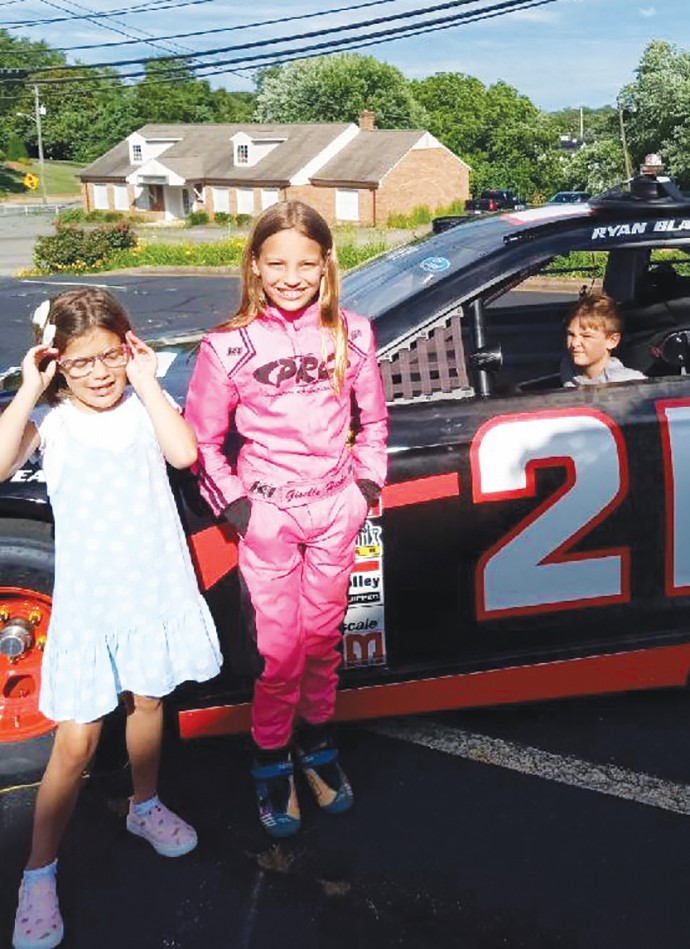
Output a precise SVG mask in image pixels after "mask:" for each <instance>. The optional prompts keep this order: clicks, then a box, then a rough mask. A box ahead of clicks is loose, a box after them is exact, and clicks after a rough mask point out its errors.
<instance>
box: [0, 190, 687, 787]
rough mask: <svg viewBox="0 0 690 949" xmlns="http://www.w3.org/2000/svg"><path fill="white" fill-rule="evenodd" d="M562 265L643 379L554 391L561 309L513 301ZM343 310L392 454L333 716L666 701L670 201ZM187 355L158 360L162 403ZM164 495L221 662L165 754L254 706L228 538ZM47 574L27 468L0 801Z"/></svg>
mask: <svg viewBox="0 0 690 949" xmlns="http://www.w3.org/2000/svg"><path fill="white" fill-rule="evenodd" d="M571 251H575V252H582V251H587V252H592V251H596V252H597V260H598V261H603V263H604V278H603V288H604V290H605V291H606V292H607V293H608V294H610V295H611V296H612V297H614V299H615V300H616V301H617V302H618V304H619V306H620V308H621V310H622V311H623V313H624V315H625V320H626V332H625V334H624V338H623V342H622V344H621V347H620V355H621V359H622V361H623V362H624V363H625V364H626V365H628V366H631V367H633V368H635V369H639V370H641V371H642V372H643V373H645V375H646V376H647V378H646V379H642V380H633V381H629V382H621V383H617V384H613V385H608V386H587V387H583V388H563V386H562V383H561V376H560V372H559V367H560V363H561V358H562V355H563V351H564V333H563V321H564V316H565V314H566V313H567V312H569V309H570V307H571V306H572V305H573V303H574V302H575V301H577V298H578V289H579V288H577V287H575V288H573V289H572V292H571V293H570V296H568V294H567V293H565V292H563V293H560V294H559V295H558V296H557V298H556V299H554V297H553V295H551V296H548V297H544V296H543V295H542V294H539V293H511V291H512V290H515V289H516V288H517V289H519V288H522V289H529V288H530V287H531V286H533V285H532V284H530V283H529V282H527V281H529V280H530V278H532V277H539V276H540V275H541V274H543V272H544V271H545V269H546V268H547V267H548V266H549V264H550V263H551V262H552V261H553V260H554V258H556V257H560V256H563V255H567V254H568V253H569V252H571ZM659 255H660V256H659ZM343 301H344V304H345V305H346V306H348V307H350V308H351V309H353V310H356V311H358V312H361V313H365V314H367V315H368V316H370V317H371V319H372V320H373V323H374V326H375V329H376V337H377V342H378V347H379V351H378V357H379V365H380V368H381V373H382V377H383V381H384V386H385V389H386V396H387V400H388V403H389V408H390V441H389V477H388V483H387V485H386V487H385V488H384V491H383V494H382V500H381V504H380V506H379V507H378V508H377V509H376V510H374V511H372V512H371V514H370V516H369V518H368V519H367V521H366V523H365V525H364V526H363V528H362V530H361V532H360V535H359V538H358V541H357V555H356V565H355V569H354V573H353V575H352V581H351V584H350V591H349V608H348V612H347V615H346V617H345V622H344V639H343V670H342V674H341V679H340V690H339V693H338V700H337V713H336V714H337V716H338V717H339V718H341V719H357V718H368V717H376V716H382V715H401V714H410V713H420V712H430V711H434V710H439V709H450V708H461V707H468V706H479V705H490V704H498V703H509V702H521V701H536V700H543V699H552V698H557V697H564V696H573V695H586V694H593V693H602V692H615V691H623V690H630V689H643V688H655V687H660V686H672V685H675V686H683V685H685V684H687V681H688V675H689V673H690V532H689V531H688V523H690V452H689V451H688V449H687V446H688V445H689V444H690V375H688V374H687V371H686V367H687V366H688V365H690V201H689V200H687V199H686V198H684V197H683V196H682V195H681V194H680V192H678V191H677V189H675V188H673V187H672V186H671V185H669V184H668V183H667V184H665V185H664V184H663V183H662V182H657V181H652V180H650V179H644V180H642V179H640V180H637V181H634V182H633V187H632V189H631V190H630V191H621V192H619V193H615V192H609V193H608V194H607V195H606V196H604V197H601V198H599V199H596V200H592V202H591V203H588V204H579V205H575V206H570V205H567V204H566V205H564V206H562V207H557V206H555V205H544V206H542V207H539V208H532V209H529V210H525V211H510V212H509V213H507V214H489V215H486V216H484V217H479V218H476V219H472V220H470V221H467V222H464V223H462V224H460V226H457V227H450V228H448V229H447V230H445V231H443V232H442V233H438V234H435V235H432V236H430V237H428V238H425V239H423V240H419V241H415V242H413V243H410V244H408V245H405V246H403V247H399V248H396V249H395V250H392V251H390V252H389V253H387V254H385V255H382V256H381V257H378V258H376V259H375V260H372V261H369V262H368V263H367V264H365V265H363V266H362V267H359V268H357V269H355V270H353V271H352V272H350V273H349V274H347V275H346V276H345V278H344V280H343ZM199 335H200V334H191V335H188V336H187V337H186V338H184V337H182V336H181V335H178V336H175V337H170V338H168V339H160V340H158V342H157V343H156V346H157V348H158V351H159V368H160V371H161V372H162V373H163V384H164V385H165V387H166V389H167V390H168V391H169V392H170V393H171V395H173V397H175V398H176V399H177V400H178V401H180V402H183V401H184V397H185V392H186V389H187V384H188V381H189V377H190V375H191V372H192V368H193V365H194V358H195V354H196V348H197V344H198V339H199ZM300 358H302V357H300ZM305 365H306V363H305V362H304V360H303V361H302V362H300V361H299V359H297V360H296V361H295V362H294V364H293V365H291V366H288V367H286V371H285V372H284V373H283V375H282V376H281V383H283V384H288V382H289V380H290V378H293V377H294V378H300V379H301V378H302V377H303V374H304V372H305V371H306V370H305ZM307 368H308V367H307ZM288 370H289V371H288ZM17 384H18V374H17V373H16V372H14V373H9V374H7V375H6V377H5V379H4V382H2V383H0V410H1V409H2V405H3V403H5V404H6V402H7V401H8V400H9V398H10V397H11V390H12V389H13V388H16V386H17ZM3 388H4V389H6V390H7V391H6V392H3V391H2V389H3ZM356 424H357V422H356V419H354V420H353V425H356ZM228 447H229V449H232V445H229V446H228ZM171 478H172V483H173V489H174V490H175V492H176V496H177V498H178V501H179V507H180V512H181V516H182V519H183V522H184V525H185V529H186V532H187V535H188V538H189V544H190V548H191V550H192V554H193V558H194V562H195V564H196V568H197V572H198V577H199V583H200V585H201V588H202V589H203V591H204V594H205V596H206V598H207V601H208V603H209V607H210V609H211V612H212V613H213V615H214V617H215V619H216V623H217V625H218V628H219V632H220V636H221V641H222V646H223V653H224V656H225V665H224V668H223V670H222V672H221V674H220V675H219V676H218V677H217V678H216V679H214V680H212V681H211V682H208V683H201V684H191V685H185V686H183V687H181V688H180V689H178V690H176V691H175V692H174V693H173V695H172V696H170V697H169V699H168V700H167V705H166V707H167V710H168V712H169V713H170V715H171V717H172V718H173V720H176V721H177V724H178V727H179V732H180V734H181V736H182V737H185V738H193V737H199V736H206V735H217V734H224V733H229V732H235V731H241V730H243V729H246V728H247V725H248V722H249V702H250V699H251V687H252V683H251V679H250V678H249V676H248V674H247V671H246V659H243V648H245V649H246V639H244V638H243V632H242V626H241V624H240V622H239V603H240V586H239V580H238V575H237V569H236V566H237V548H236V536H235V535H234V534H233V532H232V531H231V529H230V528H229V526H228V525H227V524H224V523H219V522H218V521H216V520H215V519H214V518H213V517H212V515H211V513H210V511H209V510H208V508H207V507H206V505H205V503H204V502H203V501H202V500H201V498H200V497H199V493H198V490H197V487H196V483H195V481H194V478H193V477H192V476H191V475H190V474H189V473H185V472H179V473H174V474H173V475H171ZM52 577H53V545H52V532H51V513H50V506H49V503H48V498H47V495H46V491H45V483H44V480H43V473H42V471H41V469H40V468H39V467H38V465H37V464H36V463H35V462H34V461H33V460H31V461H30V462H28V463H27V464H26V465H25V466H24V467H23V468H21V469H20V470H19V471H17V472H16V473H15V474H14V476H13V477H12V478H11V479H10V480H9V481H6V482H5V483H4V484H1V485H0V778H2V780H10V779H11V766H12V765H11V761H12V760H21V758H22V756H24V755H25V754H26V746H27V745H29V744H31V742H32V741H37V740H39V739H41V737H43V738H48V737H49V735H50V732H51V729H52V727H53V723H51V722H49V721H47V720H46V719H45V718H43V716H41V714H40V713H39V711H38V702H37V699H38V690H39V687H40V675H41V658H42V649H43V645H44V644H45V640H46V632H47V628H48V621H49V618H50V609H51V599H50V594H51V589H52ZM113 608H114V609H117V604H113ZM243 644H244V647H243ZM5 762H7V764H5Z"/></svg>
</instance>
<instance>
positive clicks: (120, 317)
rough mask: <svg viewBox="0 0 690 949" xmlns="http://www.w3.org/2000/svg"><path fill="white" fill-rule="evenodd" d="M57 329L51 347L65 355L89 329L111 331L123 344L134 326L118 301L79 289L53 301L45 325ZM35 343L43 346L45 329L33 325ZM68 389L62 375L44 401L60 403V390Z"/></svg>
mask: <svg viewBox="0 0 690 949" xmlns="http://www.w3.org/2000/svg"><path fill="white" fill-rule="evenodd" d="M51 323H52V324H53V325H54V326H55V337H54V339H53V343H52V345H53V346H54V347H55V348H56V349H57V350H59V352H61V353H62V352H64V351H65V349H66V347H67V346H68V345H69V343H71V342H72V340H73V339H76V338H77V337H79V336H83V335H84V334H85V333H88V332H89V330H92V329H97V328H102V329H106V330H110V332H111V333H115V335H116V336H119V338H120V339H121V340H122V342H123V343H124V341H125V334H126V333H128V332H129V331H130V330H131V329H132V324H131V323H130V321H129V317H128V316H127V313H126V312H125V309H124V307H123V306H122V304H121V303H120V301H119V300H117V299H116V297H114V296H113V295H112V293H108V291H107V290H100V289H98V288H96V287H84V288H82V289H79V290H67V291H65V292H64V293H59V294H58V295H57V296H56V297H53V298H52V299H51V301H50V310H49V311H48V322H47V324H46V325H50V324H51ZM34 336H35V337H36V342H37V343H40V342H41V341H42V336H43V328H42V327H39V326H36V325H34ZM65 386H66V383H65V379H64V377H63V376H62V374H61V373H60V372H58V373H57V374H56V375H55V378H54V379H53V380H52V382H51V383H50V384H49V385H48V387H47V388H46V391H45V399H46V401H47V402H48V403H50V404H51V405H54V404H55V403H56V402H58V401H59V400H60V395H61V390H62V389H64V388H65Z"/></svg>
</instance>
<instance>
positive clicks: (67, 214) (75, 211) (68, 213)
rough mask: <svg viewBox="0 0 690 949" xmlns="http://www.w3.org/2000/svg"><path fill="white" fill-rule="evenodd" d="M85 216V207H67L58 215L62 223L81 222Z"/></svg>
mask: <svg viewBox="0 0 690 949" xmlns="http://www.w3.org/2000/svg"><path fill="white" fill-rule="evenodd" d="M85 218H86V211H84V209H83V208H65V209H64V210H63V211H60V212H59V214H58V216H57V219H58V222H59V223H60V224H80V223H81V222H82V221H83V220H85Z"/></svg>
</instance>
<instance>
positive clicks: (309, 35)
mask: <svg viewBox="0 0 690 949" xmlns="http://www.w3.org/2000/svg"><path fill="white" fill-rule="evenodd" d="M44 2H48V0H44ZM477 2H479V0H446V2H445V3H439V4H435V5H434V6H432V7H427V8H426V9H421V10H419V9H417V10H409V11H406V12H404V13H394V14H390V15H389V16H384V17H373V18H372V19H369V20H359V21H357V22H356V23H349V24H343V25H340V26H332V27H324V28H322V29H319V30H312V31H311V32H306V33H296V34H293V35H292V36H287V37H279V38H271V39H264V40H255V41H253V42H250V43H240V44H237V45H235V46H219V47H217V48H215V49H209V50H205V51H204V52H200V53H198V54H196V55H195V57H194V58H195V59H198V58H199V57H201V56H219V55H221V54H223V53H232V52H239V51H241V50H246V49H256V48H262V47H265V46H275V45H276V44H277V43H280V44H282V43H292V42H295V41H297V40H313V39H316V38H318V37H321V36H326V35H328V34H330V33H344V32H352V31H354V30H362V29H365V28H368V27H370V26H378V25H380V24H382V23H390V22H392V21H393V20H401V19H410V18H411V17H419V16H425V15H427V14H428V13H432V12H436V11H439V10H448V9H451V8H453V7H464V6H468V5H470V4H475V3H477ZM441 21H442V20H441V19H439V20H436V21H435V20H429V21H424V24H428V25H434V23H436V22H441ZM420 25H423V24H420ZM401 29H404V27H401ZM392 32H395V31H392ZM371 35H373V36H376V35H377V34H371ZM325 45H330V44H325ZM333 45H337V41H334V42H333ZM273 55H275V54H270V53H269V54H267V55H266V56H264V57H261V56H249V57H243V58H242V60H241V61H253V60H260V59H262V58H271V56H273ZM167 58H168V59H171V60H174V59H176V58H178V59H186V58H188V57H186V56H183V55H180V56H177V57H176V56H170V57H167ZM147 61H148V60H147V59H146V58H141V57H139V58H136V59H120V60H113V61H110V62H99V63H91V64H90V65H91V66H92V67H93V68H96V69H98V68H102V67H105V66H115V67H120V66H134V65H139V64H146V63H147ZM65 68H66V69H68V70H69V69H79V68H81V67H79V66H66V67H65Z"/></svg>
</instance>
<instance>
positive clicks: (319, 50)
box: [32, 0, 556, 86]
mask: <svg viewBox="0 0 690 949" xmlns="http://www.w3.org/2000/svg"><path fill="white" fill-rule="evenodd" d="M462 2H465V3H467V2H476V0H462ZM555 2H556V0H531V2H525V0H505V2H503V3H498V4H494V5H492V6H488V7H482V8H480V9H478V10H473V11H468V12H465V13H456V14H453V15H451V16H447V17H439V18H436V19H435V20H427V21H423V22H420V23H417V24H406V25H404V26H401V27H396V28H394V29H386V30H381V31H378V32H376V33H371V34H368V35H367V34H365V35H361V36H353V37H345V38H343V39H340V40H333V41H331V42H325V43H318V44H314V43H311V44H310V45H309V46H306V47H302V48H298V49H293V50H285V51H283V52H282V53H266V54H259V55H257V54H254V55H252V56H248V57H247V56H245V57H241V58H239V59H238V58H235V59H229V60H225V61H221V62H218V63H199V64H189V65H188V66H187V68H188V69H189V70H190V71H191V72H193V73H194V74H197V73H201V72H202V71H203V72H204V74H205V75H217V74H220V73H222V72H225V71H230V68H229V67H235V68H245V69H248V68H252V69H257V68H265V67H267V66H273V65H282V64H283V63H285V62H291V61H293V60H295V59H311V58H313V57H315V56H320V55H328V54H329V53H331V52H339V51H342V50H343V49H348V48H350V49H354V48H361V47H363V46H373V45H377V44H380V43H385V42H388V41H390V40H393V39H405V38H410V37H414V36H418V35H422V34H424V33H430V32H437V31H438V30H442V29H448V28H450V27H452V26H454V25H464V24H465V23H471V22H476V21H477V20H484V19H493V18H494V17H497V16H503V15H506V14H508V13H511V12H517V11H519V10H523V9H529V8H531V7H537V6H544V5H546V4H548V3H555ZM455 5H457V4H455ZM353 28H354V25H353ZM320 33H321V34H322V31H315V32H314V33H313V34H311V35H312V36H317V35H319V34H320ZM288 41H289V40H288V39H285V40H281V41H280V42H288ZM213 52H215V51H213ZM200 55H205V56H206V55H210V54H209V53H203V54H200ZM179 58H186V59H189V58H190V57H179ZM169 59H175V57H169ZM155 61H156V60H154V62H155ZM103 65H104V66H113V65H116V64H112V63H106V64H103ZM219 67H221V68H219ZM223 67H228V68H227V69H226V68H223ZM57 68H58V69H61V71H68V72H75V70H80V69H81V70H86V71H87V72H86V74H82V75H81V76H76V75H75V76H73V77H72V76H69V75H68V76H63V77H59V78H53V79H51V78H48V77H45V78H43V79H41V78H37V79H36V78H35V79H33V80H32V81H34V82H39V83H40V84H41V85H46V86H50V85H52V86H56V85H63V84H66V83H70V82H82V83H83V82H101V81H103V79H104V78H109V77H101V76H94V75H89V73H88V70H92V69H95V68H101V67H100V66H99V67H94V66H85V65H81V66H76V67H62V68H60V67H57ZM42 71H45V70H42ZM142 76H146V72H142V71H138V72H132V73H124V74H120V76H119V79H136V78H140V77H142ZM158 81H164V80H162V79H161V80H158ZM169 81H176V82H179V75H178V76H174V75H171V76H170V80H169Z"/></svg>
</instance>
